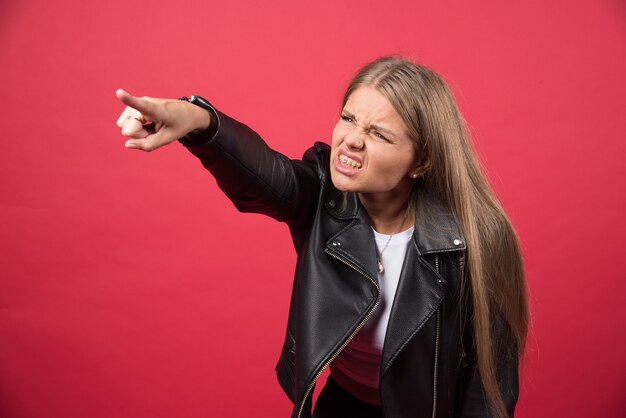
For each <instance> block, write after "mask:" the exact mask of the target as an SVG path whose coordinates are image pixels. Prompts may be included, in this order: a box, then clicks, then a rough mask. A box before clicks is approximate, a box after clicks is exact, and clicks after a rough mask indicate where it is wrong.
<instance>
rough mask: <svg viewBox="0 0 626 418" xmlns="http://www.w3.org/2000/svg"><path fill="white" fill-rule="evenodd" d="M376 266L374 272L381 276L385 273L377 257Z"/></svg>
mask: <svg viewBox="0 0 626 418" xmlns="http://www.w3.org/2000/svg"><path fill="white" fill-rule="evenodd" d="M376 265H377V268H376V270H378V272H379V273H381V274H382V273H383V272H384V271H385V268H384V267H383V263H382V262H381V261H380V258H378V257H377V258H376Z"/></svg>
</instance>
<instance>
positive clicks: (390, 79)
mask: <svg viewBox="0 0 626 418" xmlns="http://www.w3.org/2000/svg"><path fill="white" fill-rule="evenodd" d="M361 86H371V87H374V88H376V89H377V90H378V91H379V92H381V93H382V94H383V95H384V96H385V97H386V98H387V99H388V100H389V101H390V102H391V104H392V105H393V106H394V108H395V109H396V111H397V112H398V113H399V114H400V116H401V117H402V119H403V121H404V123H405V125H406V127H407V129H408V134H409V136H410V137H411V139H412V140H413V141H414V142H415V144H416V149H417V152H418V154H419V155H420V157H421V160H422V161H425V162H426V164H428V170H427V171H426V174H425V175H424V177H423V178H422V179H421V181H418V182H416V183H415V187H414V190H413V192H412V194H411V204H413V205H418V204H419V203H418V202H419V200H420V199H419V196H420V195H423V194H424V193H430V194H434V195H436V196H438V197H439V199H441V200H443V201H444V202H445V203H447V204H448V205H449V206H450V208H451V210H452V211H453V213H454V215H455V216H456V218H457V221H458V223H459V227H460V228H461V230H462V232H463V234H464V236H465V242H466V244H467V260H468V261H467V273H468V274H467V276H468V277H469V289H468V292H469V294H468V297H469V300H470V301H471V302H470V303H471V310H472V315H471V317H472V327H473V328H472V329H473V340H474V344H475V349H476V357H477V362H478V370H479V372H480V378H481V381H482V383H483V387H484V389H485V393H486V395H487V399H488V401H489V403H490V405H491V407H492V409H493V411H494V412H495V414H496V416H500V417H504V416H506V415H507V413H506V408H505V406H504V402H503V400H502V395H501V393H500V389H499V387H498V382H497V376H496V368H497V365H496V359H495V352H494V350H493V347H495V346H496V345H497V344H495V343H496V341H495V339H494V333H493V324H494V321H493V318H494V317H495V318H501V319H502V320H504V322H505V324H506V328H508V332H509V334H510V336H511V337H512V341H513V343H514V345H515V347H513V348H512V352H513V353H517V355H519V356H521V355H522V353H523V350H524V346H525V341H526V335H527V332H528V306H527V300H526V286H525V280H524V269H523V266H522V257H521V252H520V249H519V244H518V240H517V236H516V234H515V231H514V229H513V227H512V226H511V223H510V221H509V219H508V218H507V216H506V214H505V213H504V210H503V209H502V207H501V205H500V203H499V202H498V200H497V198H496V197H495V195H494V193H493V191H492V189H491V187H490V186H489V183H488V182H487V181H486V179H485V177H484V175H483V173H482V171H481V169H480V165H479V163H478V160H477V158H476V156H475V153H474V151H473V148H472V145H471V142H470V140H469V136H468V134H467V130H466V127H465V123H464V121H463V119H462V117H461V114H460V112H459V110H458V107H457V105H456V102H455V100H454V97H453V95H452V93H451V92H450V90H449V88H448V86H447V85H446V83H445V82H444V81H443V80H442V78H441V77H440V76H439V75H437V74H436V73H435V72H433V71H432V70H430V69H428V68H426V67H423V66H419V65H415V64H413V63H411V62H409V61H407V60H405V59H402V58H398V57H385V58H381V59H378V60H376V61H374V62H372V63H370V64H368V65H366V66H365V67H363V68H362V69H361V70H360V71H359V72H358V74H357V75H356V76H355V78H354V79H353V80H352V82H351V83H350V85H349V86H348V89H347V90H346V93H345V95H344V99H343V104H344V105H345V103H346V101H347V100H348V98H349V97H350V95H351V94H352V93H353V92H354V91H355V90H356V89H357V88H359V87H361ZM464 287H467V286H464Z"/></svg>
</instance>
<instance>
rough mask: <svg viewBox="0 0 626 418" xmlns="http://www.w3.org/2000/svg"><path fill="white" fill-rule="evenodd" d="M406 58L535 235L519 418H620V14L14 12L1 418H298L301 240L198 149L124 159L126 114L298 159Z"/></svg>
mask: <svg viewBox="0 0 626 418" xmlns="http://www.w3.org/2000/svg"><path fill="white" fill-rule="evenodd" d="M470 3H473V4H470ZM390 53H400V54H403V55H406V56H408V57H410V58H413V59H415V60H417V61H419V62H422V63H425V64H427V65H429V66H431V67H433V68H435V69H436V70H438V71H439V72H440V73H441V74H443V75H444V77H445V78H446V79H447V80H448V82H449V84H450V85H451V87H452V89H453V90H454V92H455V94H456V96H457V98H458V101H459V104H460V106H461V108H462V110H463V112H464V115H465V117H466V119H467V121H468V124H469V126H470V128H471V131H472V134H473V137H474V139H475V142H476V147H477V150H478V153H479V154H480V156H481V158H482V160H483V161H484V163H485V166H486V169H487V172H488V175H489V177H490V179H491V181H492V183H493V186H494V188H495V189H496V191H497V193H498V195H499V196H500V198H501V200H502V202H503V204H504V206H505V207H506V209H507V211H508V213H509V215H510V217H511V219H512V220H513V222H514V224H515V225H516V227H517V229H518V231H519V235H520V239H521V244H522V247H523V251H524V256H525V262H526V267H527V272H528V285H529V289H530V300H531V304H532V310H533V330H532V333H531V336H530V339H529V343H528V348H527V357H526V361H525V364H524V370H523V375H522V390H521V399H520V403H519V407H518V412H519V416H523V417H524V416H528V417H555V416H566V417H590V416H593V417H618V416H623V413H624V408H625V407H626V400H625V397H624V389H626V360H625V356H624V351H625V348H626V344H625V343H626V333H625V332H624V330H625V319H626V310H625V309H624V303H625V299H624V296H623V295H624V292H625V291H626V284H625V282H624V279H625V276H626V275H625V272H626V267H625V266H624V264H622V263H623V262H624V261H625V259H626V251H625V250H624V247H625V245H626V238H625V236H626V225H625V222H624V206H625V204H626V199H625V197H624V180H623V178H624V175H626V167H625V165H624V163H623V162H622V160H623V159H624V156H625V152H626V145H625V141H624V140H625V139H626V134H625V132H626V117H625V116H626V115H625V110H626V109H625V108H626V106H625V97H626V83H625V75H626V5H625V4H624V2H623V0H588V1H571V0H554V1H544V0H535V1H525V2H503V1H500V0H483V1H476V2H453V1H428V2H426V1H416V0H412V1H388V2H380V1H369V0H368V1H345V2H341V1H328V0H323V1H317V2H314V4H312V3H311V4H304V3H302V4H300V3H299V2H293V1H285V0H279V1H273V2H271V3H268V4H263V2H256V1H252V0H250V1H232V2H209V1H206V0H197V1H192V2H185V1H178V2H166V1H162V0H153V1H132V2H129V1H121V0H109V1H106V2H79V1H67V0H65V1H43V0H24V1H8V0H6V1H3V2H2V3H0V56H1V57H2V65H1V66H0V80H2V87H1V88H0V103H1V106H2V111H1V112H0V122H1V129H2V133H3V138H2V141H1V142H0V178H1V180H2V181H1V182H0V225H1V234H0V254H1V255H0V274H1V280H0V416H2V417H7V418H18V417H28V418H38V417H46V418H49V417H64V418H67V417H96V418H97V417H157V418H158V417H173V416H180V417H204V416H230V417H244V416H288V414H289V411H290V408H291V407H290V403H289V401H288V400H287V398H286V397H285V396H284V395H283V394H282V392H281V391H280V388H279V385H278V383H277V382H276V381H275V378H274V372H273V367H274V364H275V361H276V359H277V358H278V353H279V348H280V345H281V343H282V337H283V335H284V326H285V321H286V315H287V306H288V294H289V291H290V289H291V277H292V269H293V265H294V251H293V249H292V247H291V245H290V238H289V236H288V233H287V229H286V228H285V227H284V226H283V225H281V224H278V223H276V222H274V221H272V220H270V219H267V218H264V217H260V216H255V215H240V214H238V213H236V211H235V210H234V209H233V207H232V205H231V204H230V203H229V202H228V201H227V200H226V199H225V198H224V197H223V196H222V195H221V194H220V192H219V190H218V189H217V187H216V186H215V183H214V181H213V180H212V179H211V177H210V176H209V175H208V174H207V173H205V172H203V171H202V169H201V166H200V165H199V163H198V162H197V161H196V160H195V158H194V157H192V156H191V155H188V153H187V152H186V151H185V150H184V148H183V147H182V146H180V145H178V144H173V145H172V146H170V147H168V148H167V149H164V150H160V151H158V152H155V153H152V154H144V153H141V152H137V151H130V150H126V149H125V148H124V147H123V146H122V144H123V141H124V140H123V138H122V136H121V135H120V133H119V131H118V129H117V128H116V127H115V120H116V118H117V116H118V114H119V112H121V110H122V106H121V105H120V104H119V103H117V102H116V99H115V96H114V91H115V89H116V88H118V87H123V88H125V89H127V90H128V91H130V92H132V93H135V94H138V95H151V96H163V97H179V96H181V95H183V94H185V95H190V94H201V95H203V96H205V97H207V98H209V99H210V100H211V101H212V102H213V103H214V104H215V105H217V106H218V107H219V108H220V109H222V110H223V111H225V112H227V113H229V114H231V115H232V116H235V117H237V118H239V119H241V120H243V121H245V122H247V123H248V124H250V125H251V126H253V127H254V128H255V129H256V130H257V131H258V132H260V133H261V134H262V135H263V136H264V137H265V138H266V139H267V140H268V142H269V143H270V144H271V145H272V146H274V147H275V148H277V149H279V150H281V151H283V152H284V153H286V154H287V155H289V156H292V157H299V156H300V155H301V153H302V152H303V151H304V150H305V149H306V148H307V147H308V146H309V145H310V144H311V143H312V141H314V140H328V139H329V138H330V134H331V131H332V128H333V126H334V123H335V121H336V119H337V117H338V111H339V103H340V98H341V94H342V91H343V89H344V87H345V86H346V84H347V82H348V80H349V79H350V77H351V75H352V74H353V73H354V71H356V69H357V68H359V67H360V66H361V65H362V64H364V63H365V62H366V61H368V60H371V59H373V58H376V57H378V56H381V55H385V54H390Z"/></svg>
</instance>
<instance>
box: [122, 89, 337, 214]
mask: <svg viewBox="0 0 626 418" xmlns="http://www.w3.org/2000/svg"><path fill="white" fill-rule="evenodd" d="M116 95H117V97H118V99H119V100H120V101H121V102H122V103H124V104H125V105H126V106H127V107H126V108H125V109H124V111H123V112H122V114H121V115H120V117H119V119H118V120H117V126H118V127H120V128H121V129H122V134H123V135H124V136H126V137H128V138H129V139H128V140H127V141H126V144H125V145H126V147H127V148H133V149H140V150H143V151H153V150H155V149H157V148H160V147H162V146H165V145H167V144H170V143H171V142H173V141H175V140H176V139H179V138H183V137H186V139H183V140H182V142H183V144H184V145H185V146H186V147H187V148H188V149H189V151H191V152H192V153H193V154H194V155H195V156H196V157H198V158H199V159H200V161H201V162H202V165H204V167H205V168H206V169H208V170H209V171H210V172H211V174H212V175H213V176H214V177H215V179H216V180H217V183H218V185H219V186H220V188H221V189H222V190H223V191H224V193H226V195H227V196H228V197H229V198H230V200H231V201H232V202H233V203H234V204H235V206H236V207H237V208H238V209H239V210H240V211H242V212H256V213H262V214H265V215H268V216H271V217H272V218H274V219H276V220H278V221H282V222H286V223H288V224H290V225H292V226H297V225H302V224H303V223H304V222H306V220H307V219H308V217H309V216H310V214H311V213H312V211H314V209H315V204H316V200H317V197H318V191H319V187H320V179H319V169H320V167H321V166H322V165H324V164H325V163H326V161H325V157H324V155H322V154H321V153H319V152H317V151H316V150H315V149H314V148H312V149H310V150H309V151H307V153H306V154H305V156H304V158H303V160H302V161H300V160H291V159H289V158H287V157H286V156H284V155H283V154H281V153H279V152H276V151H274V150H272V149H271V148H270V147H268V146H267V144H266V143H265V141H263V139H261V137H260V136H259V135H258V134H257V133H256V132H254V131H253V130H252V129H250V128H249V127H248V126H246V125H244V124H242V123H240V122H237V121H236V120H234V119H232V118H230V117H228V116H226V115H224V114H223V113H221V112H219V111H217V110H215V109H213V108H210V110H208V109H204V108H202V107H200V106H196V105H195V104H192V103H189V102H186V101H181V100H171V99H155V98H151V97H142V98H138V97H135V96H132V95H130V94H129V93H127V92H125V91H124V90H118V91H117V92H116ZM207 110H208V111H207ZM322 160H324V161H322Z"/></svg>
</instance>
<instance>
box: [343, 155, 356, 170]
mask: <svg viewBox="0 0 626 418" xmlns="http://www.w3.org/2000/svg"><path fill="white" fill-rule="evenodd" d="M339 161H341V164H345V165H348V166H350V167H352V168H361V163H359V162H357V161H354V160H353V159H352V158H348V157H346V156H345V155H340V156H339Z"/></svg>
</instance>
